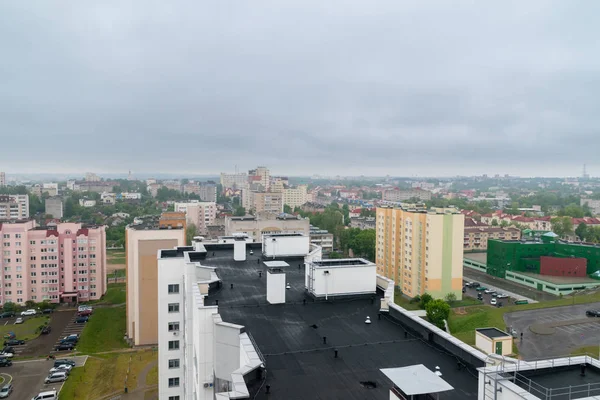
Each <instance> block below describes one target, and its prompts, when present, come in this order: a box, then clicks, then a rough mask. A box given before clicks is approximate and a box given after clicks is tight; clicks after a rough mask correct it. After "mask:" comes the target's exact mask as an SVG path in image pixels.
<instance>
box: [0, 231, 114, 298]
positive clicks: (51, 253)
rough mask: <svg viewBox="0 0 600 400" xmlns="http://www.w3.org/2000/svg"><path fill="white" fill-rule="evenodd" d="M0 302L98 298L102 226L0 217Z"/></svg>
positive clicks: (103, 254)
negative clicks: (44, 224) (0, 219)
mask: <svg viewBox="0 0 600 400" xmlns="http://www.w3.org/2000/svg"><path fill="white" fill-rule="evenodd" d="M0 234H1V235H2V242H0V250H1V251H2V259H0V261H2V262H1V263H0V270H1V271H2V272H1V273H0V285H1V286H0V287H1V289H0V302H1V303H2V304H4V303H6V302H9V301H10V302H13V303H17V304H20V305H23V304H24V303H25V302H26V301H28V300H32V301H36V302H41V301H44V300H48V301H51V302H53V303H59V302H60V303H63V302H65V303H71V302H83V301H89V300H98V299H99V298H100V297H101V296H102V295H103V294H104V293H105V292H106V231H105V227H104V226H86V225H82V224H79V223H59V224H57V225H53V226H48V227H40V226H37V225H36V222H35V221H17V222H0Z"/></svg>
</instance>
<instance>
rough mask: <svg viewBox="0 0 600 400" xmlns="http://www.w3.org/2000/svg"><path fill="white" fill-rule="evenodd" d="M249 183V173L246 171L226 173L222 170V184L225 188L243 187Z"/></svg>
mask: <svg viewBox="0 0 600 400" xmlns="http://www.w3.org/2000/svg"><path fill="white" fill-rule="evenodd" d="M247 184H248V175H247V174H245V173H239V174H226V173H223V172H221V186H223V189H226V188H234V189H242V188H244V187H245V186H246V185H247Z"/></svg>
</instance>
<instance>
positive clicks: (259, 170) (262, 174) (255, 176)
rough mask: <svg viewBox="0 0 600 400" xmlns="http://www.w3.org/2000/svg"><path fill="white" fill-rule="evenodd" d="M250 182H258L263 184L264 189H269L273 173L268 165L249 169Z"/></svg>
mask: <svg viewBox="0 0 600 400" xmlns="http://www.w3.org/2000/svg"><path fill="white" fill-rule="evenodd" d="M248 183H249V184H252V183H258V184H260V185H262V187H263V190H265V191H268V190H269V188H270V186H269V185H270V183H271V173H270V172H269V169H268V168H267V167H256V169H251V170H250V171H248Z"/></svg>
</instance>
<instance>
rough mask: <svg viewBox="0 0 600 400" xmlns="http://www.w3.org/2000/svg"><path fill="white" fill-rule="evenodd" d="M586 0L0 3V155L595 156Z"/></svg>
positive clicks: (65, 164) (337, 167)
mask: <svg viewBox="0 0 600 400" xmlns="http://www.w3.org/2000/svg"><path fill="white" fill-rule="evenodd" d="M599 8H600V5H597V4H596V3H593V2H584V1H571V2H562V1H558V0H557V1H542V0H540V1H528V2H518V1H508V2H507V1H496V2H485V3H476V4H473V2H467V1H464V2H445V1H437V2H435V1H434V2H426V3H423V2H414V3H411V2H397V1H391V0H390V1H378V2H375V3H373V2H364V1H359V0H350V1H333V2H317V1H308V2H307V1H286V2H281V1H267V0H264V1H260V0H259V1H252V2H241V1H220V2H193V1H183V0H182V1H176V2H168V3H165V2H141V1H139V0H136V1H129V2H127V1H118V2H117V1H112V2H111V1H108V2H101V3H97V4H95V5H93V6H90V5H89V4H83V3H77V2H65V3H60V2H58V3H57V2H53V3H40V4H37V5H36V7H35V8H33V7H30V6H28V5H26V4H23V3H22V2H2V3H0V49H2V55H1V60H0V74H1V75H0V76H2V78H1V79H2V80H1V85H0V143H2V144H0V146H6V147H5V148H0V154H1V156H0V170H7V171H13V172H18V171H19V170H22V169H27V170H40V171H47V170H57V171H59V172H63V171H81V170H82V168H84V169H86V170H96V171H99V172H103V171H105V172H121V171H126V170H128V169H131V170H133V171H149V172H150V171H156V172H182V173H194V174H200V173H202V174H204V173H216V172H219V171H221V170H231V169H232V168H233V165H236V164H237V165H240V166H242V167H243V168H250V167H252V166H254V165H256V164H267V165H269V166H270V167H271V169H272V170H274V171H276V173H281V174H312V173H321V174H379V175H384V174H392V175H393V174H401V175H414V174H419V175H434V174H435V175H452V174H455V173H513V174H520V175H573V174H578V173H579V171H580V169H581V164H583V163H584V162H587V163H588V170H590V172H592V173H594V169H598V174H600V163H596V164H594V163H595V162H596V158H597V157H596V156H595V153H596V150H595V149H597V148H598V145H600V134H599V133H598V131H597V129H598V128H597V127H598V126H599V125H600V124H599V122H600V121H599V117H598V114H597V112H596V108H597V103H598V101H597V93H599V89H600V73H599V72H598V71H600V68H599V67H600V56H599V54H600V52H599V51H598V50H599V49H598V44H597V37H598V33H599V31H598V28H597V26H596V23H595V20H594V18H595V16H596V15H598V11H600V10H599ZM21 138H26V139H27V140H26V142H23V141H21V140H20V139H21ZM17 139H19V140H17Z"/></svg>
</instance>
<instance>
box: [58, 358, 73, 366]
mask: <svg viewBox="0 0 600 400" xmlns="http://www.w3.org/2000/svg"><path fill="white" fill-rule="evenodd" d="M63 364H68V365H70V366H71V367H74V366H75V361H73V360H69V359H68V358H59V359H58V360H54V366H55V367H58V366H59V365H63Z"/></svg>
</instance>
